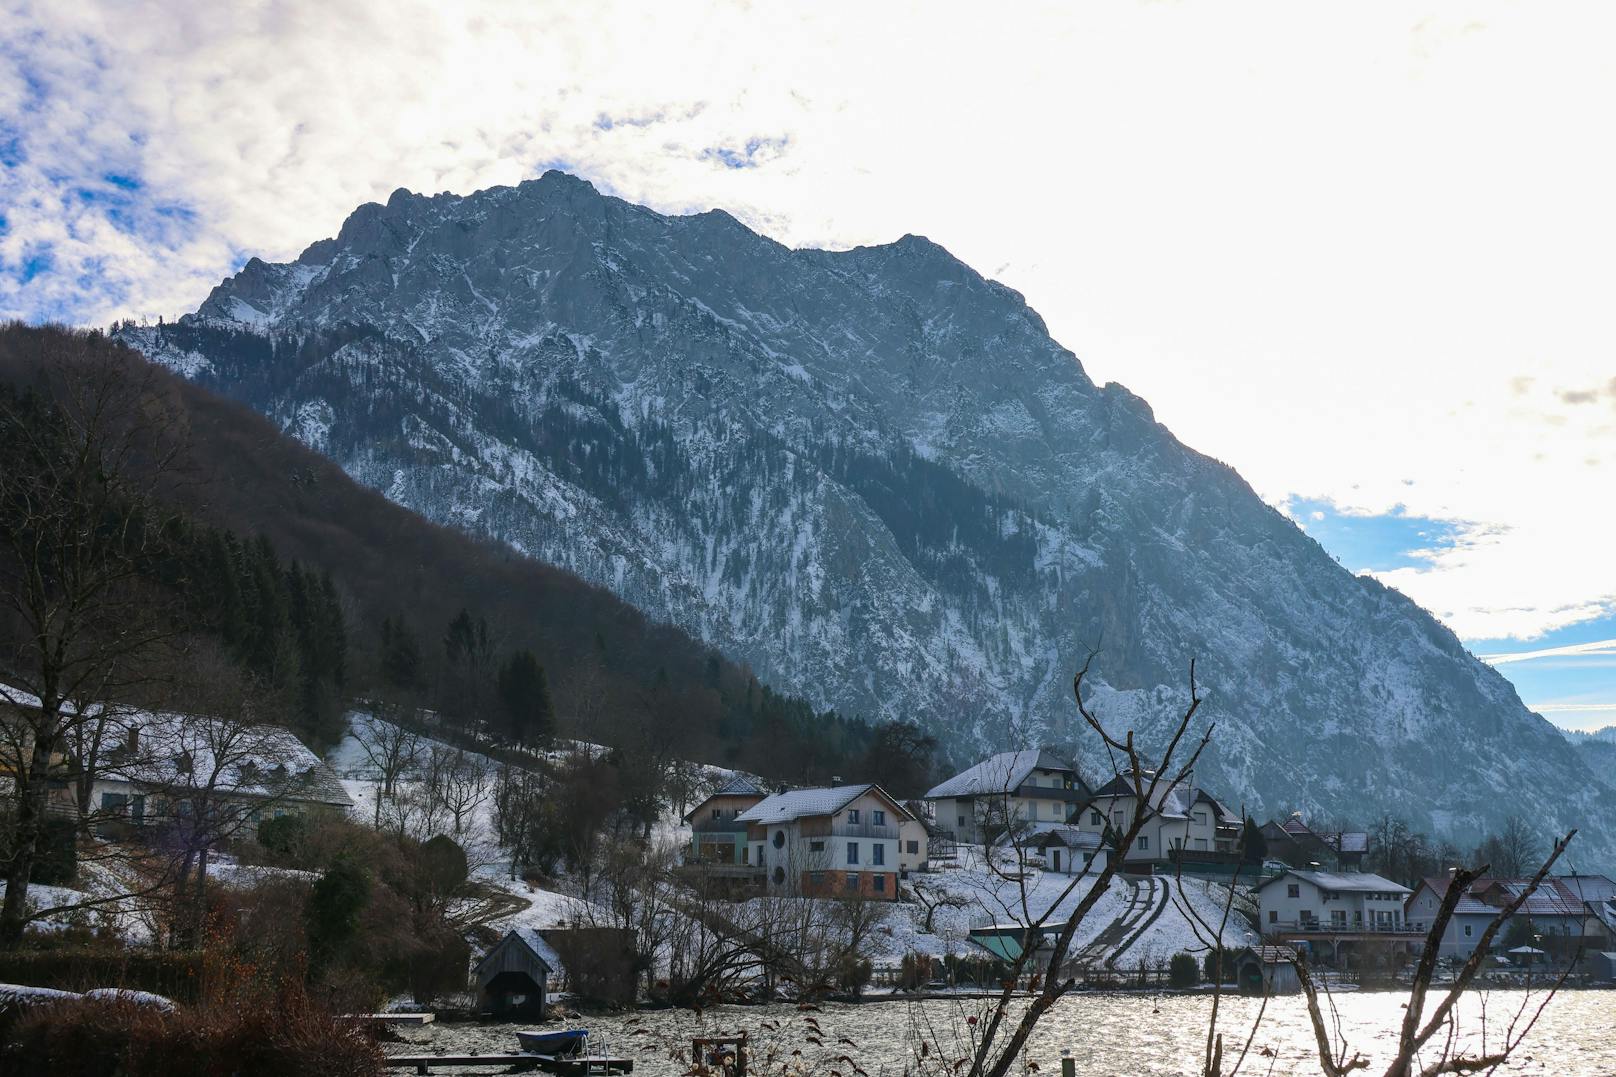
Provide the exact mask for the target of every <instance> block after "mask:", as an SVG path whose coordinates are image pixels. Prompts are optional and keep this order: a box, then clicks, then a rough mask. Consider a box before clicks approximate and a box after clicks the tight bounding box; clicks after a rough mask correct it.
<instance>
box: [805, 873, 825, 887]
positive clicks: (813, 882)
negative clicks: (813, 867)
mask: <svg viewBox="0 0 1616 1077" xmlns="http://www.w3.org/2000/svg"><path fill="white" fill-rule="evenodd" d="M808 885H809V886H824V885H825V873H824V872H823V871H810V872H809V873H808Z"/></svg>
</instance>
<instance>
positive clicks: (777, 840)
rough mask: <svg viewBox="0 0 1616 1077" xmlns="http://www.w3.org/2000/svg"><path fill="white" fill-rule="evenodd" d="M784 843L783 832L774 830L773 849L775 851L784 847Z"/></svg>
mask: <svg viewBox="0 0 1616 1077" xmlns="http://www.w3.org/2000/svg"><path fill="white" fill-rule="evenodd" d="M785 843H786V832H785V831H784V830H776V831H775V832H774V847H775V848H776V849H778V848H780V847H781V846H782V845H784V844H785Z"/></svg>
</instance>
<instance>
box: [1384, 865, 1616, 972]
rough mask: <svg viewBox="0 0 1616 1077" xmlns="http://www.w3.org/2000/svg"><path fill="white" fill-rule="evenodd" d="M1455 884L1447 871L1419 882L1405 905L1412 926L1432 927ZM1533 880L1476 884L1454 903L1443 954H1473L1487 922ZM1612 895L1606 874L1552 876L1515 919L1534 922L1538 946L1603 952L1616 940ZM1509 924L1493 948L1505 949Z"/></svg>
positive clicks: (1612, 886)
mask: <svg viewBox="0 0 1616 1077" xmlns="http://www.w3.org/2000/svg"><path fill="white" fill-rule="evenodd" d="M1451 882H1452V879H1451V878H1450V877H1449V876H1446V875H1441V876H1432V877H1429V878H1426V879H1422V880H1420V884H1419V886H1418V887H1416V888H1415V890H1414V892H1413V893H1412V894H1410V895H1409V898H1408V901H1407V903H1406V912H1405V916H1406V918H1407V920H1408V922H1409V924H1410V926H1411V927H1414V928H1417V929H1419V930H1420V931H1429V930H1430V929H1431V925H1432V924H1434V923H1435V921H1436V915H1437V911H1438V910H1439V909H1440V908H1441V906H1442V899H1443V898H1444V897H1446V896H1447V893H1448V887H1449V885H1450V884H1451ZM1530 882H1531V880H1530V879H1494V878H1480V879H1477V880H1475V881H1474V882H1472V883H1471V884H1470V888H1469V890H1468V892H1466V893H1465V894H1463V895H1461V896H1460V898H1459V902H1458V904H1457V905H1455V906H1454V909H1453V916H1452V918H1451V919H1450V920H1449V921H1448V926H1447V929H1446V930H1445V931H1444V932H1443V933H1442V939H1441V941H1440V942H1439V943H1438V949H1437V954H1438V956H1440V957H1443V958H1458V959H1461V960H1462V959H1464V958H1468V957H1469V956H1470V955H1471V954H1472V953H1474V952H1475V950H1476V947H1477V946H1479V945H1480V944H1481V937H1482V934H1483V933H1484V932H1485V931H1486V930H1487V925H1488V924H1490V923H1492V922H1493V920H1494V919H1495V918H1496V917H1497V916H1498V914H1499V912H1501V911H1502V910H1503V909H1504V908H1505V907H1507V906H1508V905H1509V904H1510V903H1511V902H1513V901H1514V900H1515V898H1516V897H1518V896H1519V895H1520V893H1521V892H1522V891H1523V890H1525V889H1526V887H1527V886H1528V885H1529V884H1530ZM1612 898H1616V883H1613V882H1612V881H1611V880H1610V879H1607V878H1606V877H1605V876H1603V875H1570V876H1553V877H1550V878H1547V879H1544V880H1543V882H1542V884H1541V885H1539V887H1538V888H1537V890H1536V891H1534V892H1533V893H1532V894H1531V895H1529V896H1528V897H1527V898H1526V900H1525V901H1524V902H1523V903H1522V904H1521V907H1520V908H1519V909H1518V910H1517V911H1516V913H1515V917H1525V918H1526V919H1527V920H1529V921H1530V922H1531V926H1532V933H1533V935H1534V939H1533V940H1532V941H1531V942H1530V943H1529V945H1531V946H1533V948H1535V949H1542V950H1545V951H1547V952H1551V953H1555V952H1561V951H1564V952H1571V951H1575V950H1582V949H1585V950H1600V949H1602V948H1604V947H1606V946H1607V945H1608V944H1609V942H1610V940H1611V938H1612V934H1611V927H1610V924H1609V923H1607V921H1606V919H1605V917H1604V916H1603V915H1602V914H1603V913H1604V911H1605V907H1606V905H1607V903H1608V902H1609V901H1610V900H1611V899H1612ZM1513 919H1514V917H1512V918H1511V920H1513ZM1509 927H1510V921H1505V922H1504V923H1503V924H1501V925H1500V926H1499V930H1498V931H1497V933H1495V935H1494V936H1493V948H1494V949H1499V948H1500V947H1501V944H1502V943H1503V941H1504V937H1505V934H1506V933H1507V932H1508V930H1509Z"/></svg>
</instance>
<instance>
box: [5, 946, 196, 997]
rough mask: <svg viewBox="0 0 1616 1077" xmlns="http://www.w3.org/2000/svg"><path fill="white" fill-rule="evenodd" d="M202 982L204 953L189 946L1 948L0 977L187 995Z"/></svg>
mask: <svg viewBox="0 0 1616 1077" xmlns="http://www.w3.org/2000/svg"><path fill="white" fill-rule="evenodd" d="M202 982H203V957H202V954H201V953H199V952H196V951H191V950H124V949H122V948H119V949H100V948H95V947H83V946H71V947H50V946H41V947H38V948H34V949H27V950H12V951H9V952H4V953H0V983H14V984H33V985H35V986H37V987H55V988H59V989H61V990H63V991H88V990H90V989H91V988H94V987H126V988H129V989H130V990H134V991H150V992H152V993H153V994H156V995H166V996H168V997H169V998H172V999H178V1000H191V999H195V998H196V997H197V992H198V990H199V988H200V986H201V984H202Z"/></svg>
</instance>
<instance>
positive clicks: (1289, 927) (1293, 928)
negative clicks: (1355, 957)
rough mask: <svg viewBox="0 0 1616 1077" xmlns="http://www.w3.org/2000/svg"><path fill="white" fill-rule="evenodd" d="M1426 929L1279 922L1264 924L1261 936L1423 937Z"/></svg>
mask: <svg viewBox="0 0 1616 1077" xmlns="http://www.w3.org/2000/svg"><path fill="white" fill-rule="evenodd" d="M1425 932H1426V929H1425V928H1423V927H1420V926H1419V925H1417V924H1410V923H1404V922H1399V923H1392V924H1388V923H1378V924H1371V923H1353V922H1351V921H1347V922H1344V923H1342V922H1337V921H1335V920H1317V919H1314V920H1281V921H1279V922H1277V923H1264V924H1263V934H1265V935H1279V934H1319V935H1424V934H1425Z"/></svg>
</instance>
